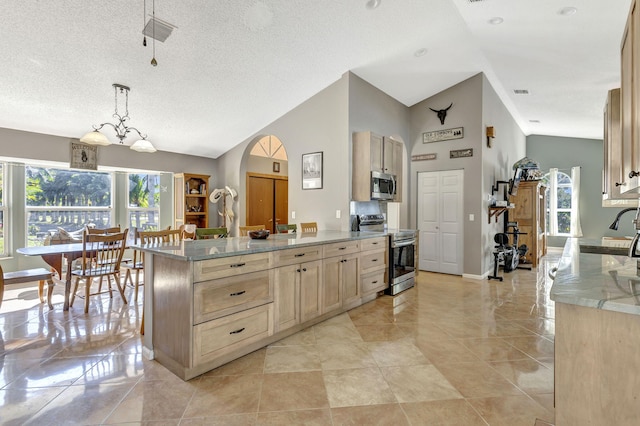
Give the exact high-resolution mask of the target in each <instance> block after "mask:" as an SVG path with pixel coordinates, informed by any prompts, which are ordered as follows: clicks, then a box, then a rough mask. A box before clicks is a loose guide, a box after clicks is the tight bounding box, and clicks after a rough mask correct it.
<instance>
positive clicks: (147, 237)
mask: <svg viewBox="0 0 640 426" xmlns="http://www.w3.org/2000/svg"><path fill="white" fill-rule="evenodd" d="M179 243H180V230H179V229H163V230H162V231H141V232H140V244H153V245H161V244H179Z"/></svg>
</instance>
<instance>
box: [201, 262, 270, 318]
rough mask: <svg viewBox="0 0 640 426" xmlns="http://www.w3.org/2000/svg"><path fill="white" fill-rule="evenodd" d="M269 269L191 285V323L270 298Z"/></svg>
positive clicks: (238, 309) (260, 302)
mask: <svg viewBox="0 0 640 426" xmlns="http://www.w3.org/2000/svg"><path fill="white" fill-rule="evenodd" d="M271 273H272V271H271V270H266V271H260V272H252V273H249V274H241V275H236V276H234V277H228V278H223V279H218V280H214V281H204V282H200V283H197V284H195V285H194V288H193V323H194V324H199V323H201V322H204V321H208V320H211V319H214V318H219V317H222V316H225V315H229V314H232V313H234V312H238V311H240V310H242V309H248V308H253V307H254V306H258V305H264V304H265V303H269V302H273V280H272V279H271Z"/></svg>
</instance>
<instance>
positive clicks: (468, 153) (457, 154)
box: [449, 148, 473, 158]
mask: <svg viewBox="0 0 640 426" xmlns="http://www.w3.org/2000/svg"><path fill="white" fill-rule="evenodd" d="M462 157H473V148H466V149H455V150H453V151H449V158H462Z"/></svg>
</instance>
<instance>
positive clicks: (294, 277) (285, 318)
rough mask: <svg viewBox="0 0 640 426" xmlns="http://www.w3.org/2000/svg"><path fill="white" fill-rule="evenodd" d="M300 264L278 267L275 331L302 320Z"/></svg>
mask: <svg viewBox="0 0 640 426" xmlns="http://www.w3.org/2000/svg"><path fill="white" fill-rule="evenodd" d="M299 271H300V265H289V266H283V267H281V268H276V271H275V279H274V281H275V294H274V298H275V302H276V303H275V308H276V309H275V331H276V332H278V331H282V330H286V329H287V328H289V327H293V326H294V325H296V324H298V323H299V322H300V303H298V300H299V299H300V272H299Z"/></svg>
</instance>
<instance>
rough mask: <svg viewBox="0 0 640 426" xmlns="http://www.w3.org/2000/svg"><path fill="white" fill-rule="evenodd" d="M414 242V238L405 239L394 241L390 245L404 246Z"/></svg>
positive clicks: (394, 246) (393, 246)
mask: <svg viewBox="0 0 640 426" xmlns="http://www.w3.org/2000/svg"><path fill="white" fill-rule="evenodd" d="M415 243H416V240H415V239H412V240H406V241H397V242H396V241H394V242H393V244H392V245H391V247H392V248H398V247H406V246H412V245H414V244H415Z"/></svg>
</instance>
